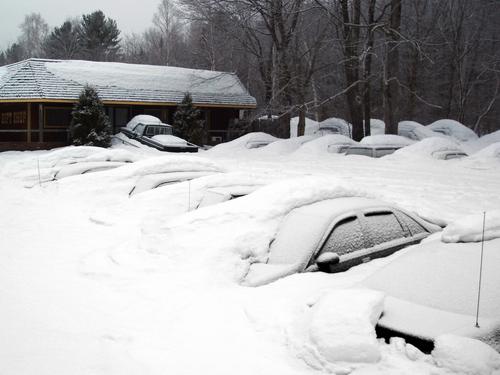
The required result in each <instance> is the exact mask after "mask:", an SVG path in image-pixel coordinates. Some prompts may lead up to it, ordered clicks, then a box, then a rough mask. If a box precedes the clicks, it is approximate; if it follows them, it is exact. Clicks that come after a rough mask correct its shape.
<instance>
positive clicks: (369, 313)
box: [309, 289, 384, 363]
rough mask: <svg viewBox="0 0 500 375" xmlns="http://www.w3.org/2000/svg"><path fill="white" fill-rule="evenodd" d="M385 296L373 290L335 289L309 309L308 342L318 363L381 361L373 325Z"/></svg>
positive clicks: (380, 312) (379, 313)
mask: <svg viewBox="0 0 500 375" xmlns="http://www.w3.org/2000/svg"><path fill="white" fill-rule="evenodd" d="M383 305H384V295H383V293H380V292H375V291H372V290H362V289H360V290H355V289H346V290H336V291H333V292H330V293H328V294H326V295H325V296H323V297H322V298H321V299H320V300H319V301H318V302H317V303H316V304H314V306H312V308H311V321H310V326H309V339H310V342H311V344H312V346H313V347H314V349H315V351H316V353H317V355H318V357H319V358H320V360H326V361H328V362H331V363H332V362H356V363H360V362H361V363H374V362H378V361H379V360H380V357H381V356H380V350H379V345H378V342H377V336H376V334H375V325H376V324H377V321H378V319H379V317H380V315H381V314H382V310H383Z"/></svg>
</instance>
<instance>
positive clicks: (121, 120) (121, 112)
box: [115, 108, 128, 128]
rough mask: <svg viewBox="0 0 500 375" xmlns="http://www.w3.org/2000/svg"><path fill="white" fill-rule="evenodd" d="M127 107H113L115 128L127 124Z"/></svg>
mask: <svg viewBox="0 0 500 375" xmlns="http://www.w3.org/2000/svg"><path fill="white" fill-rule="evenodd" d="M127 122H128V108H115V126H116V127H117V128H119V127H121V126H125V125H127Z"/></svg>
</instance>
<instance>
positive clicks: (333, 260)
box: [316, 251, 340, 272]
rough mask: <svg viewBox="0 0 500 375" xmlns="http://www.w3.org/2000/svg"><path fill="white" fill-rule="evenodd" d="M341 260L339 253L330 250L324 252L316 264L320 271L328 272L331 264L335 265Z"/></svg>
mask: <svg viewBox="0 0 500 375" xmlns="http://www.w3.org/2000/svg"><path fill="white" fill-rule="evenodd" d="M339 262H340V257H339V255H338V254H337V253H333V252H330V251H327V252H324V253H323V254H321V255H320V256H319V257H318V258H317V259H316V264H317V265H318V269H319V270H320V271H324V270H325V271H326V272H328V267H329V266H334V265H336V264H338V263H339Z"/></svg>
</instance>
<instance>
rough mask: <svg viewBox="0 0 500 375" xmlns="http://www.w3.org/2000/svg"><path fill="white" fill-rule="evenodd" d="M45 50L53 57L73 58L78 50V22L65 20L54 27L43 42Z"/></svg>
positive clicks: (49, 56)
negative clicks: (59, 25)
mask: <svg viewBox="0 0 500 375" xmlns="http://www.w3.org/2000/svg"><path fill="white" fill-rule="evenodd" d="M43 51H44V53H45V55H46V56H47V57H48V58H51V59H72V58H74V57H75V55H76V53H77V52H78V24H77V23H76V21H73V22H72V21H69V20H68V21H65V22H64V23H63V24H62V25H61V27H54V30H53V31H52V32H51V33H50V34H49V36H48V37H47V39H46V40H45V42H44V44H43Z"/></svg>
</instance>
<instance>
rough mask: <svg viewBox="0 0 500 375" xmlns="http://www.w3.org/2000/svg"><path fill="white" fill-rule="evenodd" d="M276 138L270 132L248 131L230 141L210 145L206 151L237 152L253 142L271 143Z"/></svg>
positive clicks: (246, 148) (247, 147)
mask: <svg viewBox="0 0 500 375" xmlns="http://www.w3.org/2000/svg"><path fill="white" fill-rule="evenodd" d="M278 139H279V138H276V137H274V136H272V135H270V134H267V133H263V132H254V133H248V134H245V135H243V136H241V137H239V138H236V139H234V140H232V141H229V142H225V143H220V144H218V145H216V146H214V147H212V148H211V149H210V150H208V152H209V153H226V152H228V153H231V152H238V151H241V150H248V149H249V146H251V145H252V144H254V143H259V142H261V143H273V142H275V141H277V140H278Z"/></svg>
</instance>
